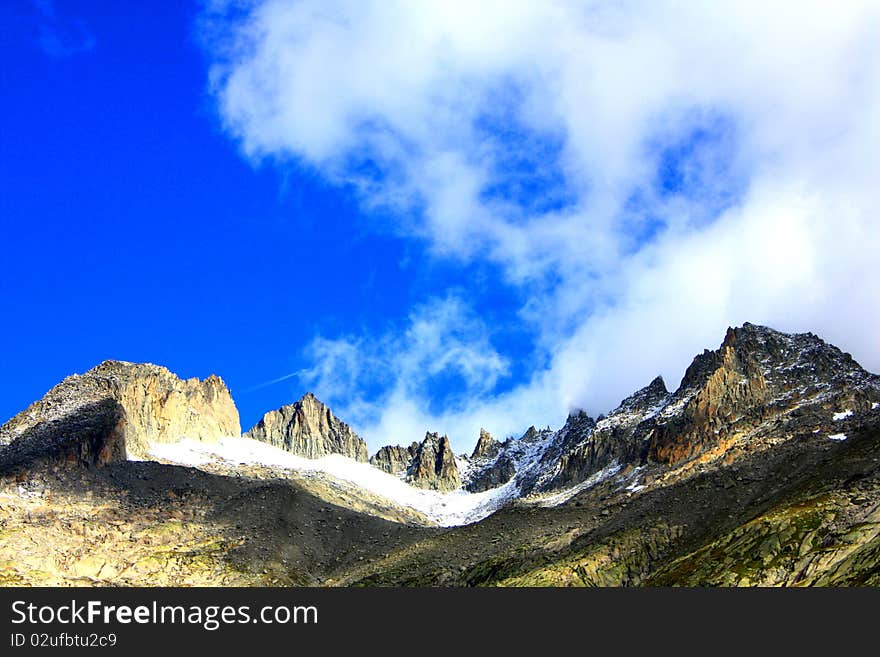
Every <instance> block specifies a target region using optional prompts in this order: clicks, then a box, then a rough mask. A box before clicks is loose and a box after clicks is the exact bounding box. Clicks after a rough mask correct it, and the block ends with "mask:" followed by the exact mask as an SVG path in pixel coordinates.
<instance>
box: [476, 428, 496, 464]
mask: <svg viewBox="0 0 880 657" xmlns="http://www.w3.org/2000/svg"><path fill="white" fill-rule="evenodd" d="M498 448H499V447H498V443H497V442H496V441H495V439H494V438H493V437H492V434H490V433H489V432H488V431H486V430H485V429H480V437H479V439H478V440H477V444H476V446H475V447H474V451H473V453H472V454H471V458H472V459H482V458H489V457H492V456H495V455H496V454H497V453H498Z"/></svg>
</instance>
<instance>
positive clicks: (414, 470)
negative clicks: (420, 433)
mask: <svg viewBox="0 0 880 657" xmlns="http://www.w3.org/2000/svg"><path fill="white" fill-rule="evenodd" d="M406 480H407V481H408V482H409V483H411V484H412V485H413V486H418V487H419V488H430V489H433V490H440V491H450V490H455V489H456V488H459V487H460V486H461V479H460V478H459V476H458V466H456V464H455V455H454V454H453V453H452V447H451V445H450V443H449V438H448V437H447V436H442V437H441V436H440V435H439V434H437V433H430V432H428V433H427V434H425V439H424V440H423V441H422V442H421V444H420V445H419V446H418V448H417V450H416V453H415V456H414V457H413V461H412V465H410V467H409V470H408V472H407V477H406Z"/></svg>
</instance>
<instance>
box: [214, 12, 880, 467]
mask: <svg viewBox="0 0 880 657" xmlns="http://www.w3.org/2000/svg"><path fill="white" fill-rule="evenodd" d="M202 28H203V35H204V43H205V47H206V51H207V52H208V55H209V57H210V60H211V69H210V80H211V90H212V93H213V94H214V97H215V98H216V102H217V107H218V111H219V115H220V117H221V120H222V122H223V126H224V128H225V129H226V130H227V131H228V133H229V134H230V135H231V136H232V137H233V138H234V139H236V140H237V141H238V142H239V143H240V145H241V148H242V151H243V153H244V154H245V155H246V156H247V157H248V158H251V159H253V160H254V161H257V162H259V161H271V162H274V163H276V164H277V165H279V166H283V167H288V166H294V167H306V168H308V169H311V170H314V171H317V172H318V173H319V174H321V175H322V176H324V177H325V178H326V179H328V180H329V181H332V182H333V183H336V184H339V185H345V186H350V187H353V188H354V189H356V190H357V193H358V195H359V198H360V199H361V201H362V202H363V205H364V208H365V210H366V211H367V213H369V211H370V210H372V209H381V210H382V212H383V213H384V215H386V216H387V215H388V214H390V215H391V216H393V217H396V224H395V227H394V229H395V230H396V231H397V232H398V233H399V234H400V235H401V237H403V238H407V239H418V240H421V241H423V242H424V243H425V244H427V245H428V246H429V248H430V251H431V253H432V254H433V255H434V256H435V257H437V258H442V259H447V260H449V261H453V262H457V263H460V264H461V265H462V266H467V265H468V263H470V262H472V261H474V260H475V259H486V260H488V261H490V262H492V263H494V264H495V265H496V266H497V269H498V271H499V272H500V277H501V278H500V279H499V280H498V281H497V284H498V285H505V286H512V287H513V288H515V289H517V290H519V291H521V292H522V295H523V297H524V298H527V299H528V301H527V302H525V303H524V304H523V306H522V308H521V309H520V311H519V320H520V321H521V322H522V323H523V325H527V326H529V327H530V328H531V329H533V330H534V332H535V335H536V336H537V338H536V344H535V352H536V353H540V354H542V355H543V356H544V357H542V358H538V359H536V361H535V364H534V367H533V368H532V370H531V373H530V375H529V376H528V377H526V380H524V381H521V382H519V383H518V384H517V385H515V386H507V387H505V388H503V390H500V389H499V388H498V387H497V384H498V382H499V381H502V380H503V379H504V377H505V376H507V374H508V373H509V371H510V362H509V360H510V358H511V355H509V354H508V355H505V354H502V353H500V352H499V351H498V350H497V349H496V348H495V347H493V344H494V343H493V335H494V334H495V332H496V331H497V330H498V329H497V327H489V326H486V325H485V324H484V323H481V320H480V318H479V316H478V315H476V314H475V313H474V312H473V309H472V308H470V307H469V305H468V300H467V298H466V297H464V296H463V295H457V296H456V295H451V294H450V293H449V292H448V291H444V290H438V292H437V295H436V298H434V299H426V300H425V301H424V304H423V305H422V306H420V307H418V308H414V309H413V312H412V313H411V315H410V317H409V318H408V319H407V320H406V321H405V322H403V323H402V324H401V325H400V326H397V327H396V328H395V329H393V330H390V331H389V333H388V334H387V335H372V336H368V335H351V336H330V337H326V336H316V339H315V341H314V342H313V344H312V345H311V346H310V348H309V354H310V355H311V357H312V366H311V367H310V369H309V370H308V376H307V377H306V381H307V382H308V383H309V384H311V385H312V386H313V387H314V388H315V389H316V392H317V393H318V394H319V395H323V396H324V397H326V398H328V399H329V400H330V401H332V402H334V404H335V405H336V406H337V407H338V410H339V413H340V415H342V416H343V417H346V418H347V419H350V420H351V421H352V422H353V423H354V424H355V425H356V427H357V428H358V429H360V430H361V431H362V432H363V433H364V434H365V435H366V437H367V439H368V440H369V441H370V442H371V446H372V447H376V446H378V444H380V443H384V442H389V441H391V442H394V441H398V442H404V443H406V442H409V441H411V440H413V439H416V438H418V437H419V436H420V434H421V433H422V432H424V430H425V429H427V428H432V429H435V430H439V431H448V432H449V433H450V436H451V437H452V438H453V441H454V443H455V445H456V448H457V449H460V450H464V449H467V448H469V447H470V445H471V443H472V442H473V440H474V439H475V437H476V431H477V430H478V428H479V427H480V426H485V427H486V428H488V429H490V430H491V431H493V432H495V433H497V434H501V435H505V434H508V433H517V434H518V433H521V431H522V430H523V429H524V428H525V427H527V426H528V425H529V424H532V423H543V424H547V423H550V424H554V425H558V424H559V423H560V422H561V421H562V419H564V416H565V414H566V413H567V412H568V411H569V410H571V409H572V408H575V407H580V408H586V409H587V410H588V411H590V412H592V413H594V414H596V413H600V412H607V411H608V410H609V409H610V408H612V407H613V406H615V405H616V403H617V402H618V401H619V400H620V399H621V398H622V397H624V396H626V395H627V394H629V393H630V392H632V391H633V390H634V389H636V388H638V387H640V386H642V385H644V384H646V383H647V382H648V381H650V379H651V378H652V377H653V376H654V375H656V374H657V373H662V374H663V375H664V377H665V378H666V380H667V383H668V384H669V385H670V386H672V387H674V386H675V385H677V382H678V380H679V378H680V377H681V374H682V372H683V371H684V369H685V367H686V366H687V364H688V363H689V362H690V359H691V357H692V356H693V355H694V354H695V353H696V352H698V351H700V350H702V348H704V347H706V346H714V345H716V344H717V343H718V342H720V340H721V338H722V336H723V331H724V329H725V328H726V327H727V326H728V325H737V324H741V323H742V322H744V321H751V322H755V323H764V324H768V325H770V326H773V327H776V328H779V329H782V330H792V331H806V330H811V331H814V332H817V333H819V334H820V335H822V336H823V337H825V338H827V339H829V340H830V341H832V342H835V343H836V344H838V345H839V346H841V347H842V348H844V349H846V350H849V351H851V352H852V353H853V354H854V355H855V357H856V358H857V359H858V360H859V361H860V362H861V363H862V364H863V365H864V366H866V367H868V368H869V369H872V370H874V371H877V370H878V369H880V340H878V339H877V337H876V336H877V330H878V327H880V304H878V303H877V299H880V274H878V270H877V266H876V263H877V256H878V254H880V220H878V208H880V185H878V184H877V181H878V180H880V122H878V121H877V118H876V117H878V116H880V67H878V66H877V62H878V61H880V3H877V2H843V3H827V2H809V1H800V2H790V3H788V2H778V3H770V5H769V6H768V5H767V3H760V2H744V1H740V2H735V3H733V2H731V3H724V2H720V3H679V2H671V1H670V2H664V1H658V2H652V3H630V2H625V1H624V2H561V1H559V2H554V1H551V0H548V1H547V2H517V1H516V0H507V1H504V2H491V1H484V2H454V1H447V2H442V3H441V2H404V1H400V2H395V1H394V0H383V1H374V2H370V1H369V0H363V1H351V2H347V1H342V0H337V1H333V0H324V1H322V2H281V1H278V0H264V1H262V2H253V3H246V4H244V5H242V4H240V3H235V4H231V3H226V2H219V3H215V4H213V5H210V6H209V7H208V8H207V9H206V11H205V15H204V17H203V20H202ZM443 377H447V379H448V378H449V377H452V380H453V381H454V382H455V386H456V389H457V390H458V391H460V394H455V395H451V396H447V397H445V398H444V399H443V400H442V403H440V404H438V403H437V399H436V398H433V397H432V395H431V393H430V391H431V389H432V385H433V384H434V383H436V382H437V381H438V380H440V379H442V378H443Z"/></svg>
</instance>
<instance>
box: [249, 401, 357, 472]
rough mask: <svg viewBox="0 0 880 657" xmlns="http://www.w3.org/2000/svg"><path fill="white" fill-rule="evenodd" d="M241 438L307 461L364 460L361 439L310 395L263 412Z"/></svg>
mask: <svg viewBox="0 0 880 657" xmlns="http://www.w3.org/2000/svg"><path fill="white" fill-rule="evenodd" d="M244 437H245V438H253V439H254V440H259V441H261V442H264V443H268V444H270V445H273V446H275V447H280V448H281V449H285V450H287V451H288V452H291V453H293V454H297V455H299V456H304V457H306V458H310V459H316V458H320V457H322V456H327V455H329V454H341V455H342V456H348V457H349V458H353V459H355V460H356V461H364V462H365V461H367V443H366V442H364V440H363V438H361V437H360V436H358V435H357V434H356V433H355V432H354V431H352V429H351V427H349V426H348V425H347V424H346V423H345V422H343V421H342V420H340V419H339V418H337V417H336V416H335V415H334V414H333V411H331V410H330V409H329V408H328V407H327V406H326V405H325V404H324V403H322V402H321V401H319V400H318V399H317V398H316V397H315V396H314V395H313V394H312V393H310V392H309V393H306V394H305V395H303V397H302V399H300V400H299V401H297V402H295V403H293V404H288V405H286V406H282V407H281V408H279V409H278V410H275V411H269V412H268V413H266V414H265V415H264V416H263V418H262V419H261V420H260V421H259V422H257V424H256V425H254V426H253V427H252V428H251V429H250V430H249V431H248V432H247V433H245V434H244Z"/></svg>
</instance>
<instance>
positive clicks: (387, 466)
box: [370, 442, 419, 475]
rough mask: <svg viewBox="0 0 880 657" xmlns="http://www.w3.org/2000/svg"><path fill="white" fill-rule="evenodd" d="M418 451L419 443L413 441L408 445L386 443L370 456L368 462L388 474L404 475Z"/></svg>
mask: <svg viewBox="0 0 880 657" xmlns="http://www.w3.org/2000/svg"><path fill="white" fill-rule="evenodd" d="M418 451H419V443H417V442H413V444H412V445H410V446H409V447H401V446H400V445H386V446H385V447H382V448H380V449H379V451H378V452H376V453H375V454H374V455H373V456H372V457H370V463H371V464H372V465H374V466H376V467H377V468H379V469H380V470H383V471H385V472H387V473H388V474H393V475H404V474H406V472H407V471H408V470H409V467H410V466H411V465H412V462H413V459H414V458H415V456H416V454H417V453H418Z"/></svg>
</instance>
